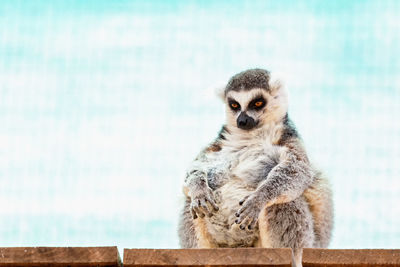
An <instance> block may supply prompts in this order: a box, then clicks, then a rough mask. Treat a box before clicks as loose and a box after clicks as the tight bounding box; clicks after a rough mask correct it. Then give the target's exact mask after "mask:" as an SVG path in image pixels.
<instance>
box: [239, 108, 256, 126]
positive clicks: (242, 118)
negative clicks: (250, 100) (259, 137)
mask: <svg viewBox="0 0 400 267" xmlns="http://www.w3.org/2000/svg"><path fill="white" fill-rule="evenodd" d="M236 123H237V126H238V127H239V128H240V129H244V130H250V129H251V128H253V127H254V126H256V122H255V121H254V119H253V118H252V117H250V116H247V114H246V113H245V112H242V113H240V115H239V117H238V118H237V121H236Z"/></svg>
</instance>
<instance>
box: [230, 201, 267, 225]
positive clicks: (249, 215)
mask: <svg viewBox="0 0 400 267" xmlns="http://www.w3.org/2000/svg"><path fill="white" fill-rule="evenodd" d="M239 205H241V206H242V207H241V208H240V209H239V210H238V211H237V212H236V213H235V216H236V217H238V218H237V219H236V220H235V223H236V224H240V229H242V230H244V229H246V228H247V229H248V230H253V229H254V228H255V227H256V225H257V221H258V215H259V214H260V212H261V207H262V206H263V201H261V200H260V199H259V198H258V197H257V195H250V196H247V197H245V198H244V199H243V200H241V201H240V202H239Z"/></svg>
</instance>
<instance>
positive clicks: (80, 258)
mask: <svg viewBox="0 0 400 267" xmlns="http://www.w3.org/2000/svg"><path fill="white" fill-rule="evenodd" d="M120 265H121V260H120V257H119V254H118V249H117V247H5V248H0V266H1V267H3V266H8V267H12V266H29V267H36V266H57V267H64V266H65V267H66V266H88V267H90V266H103V267H114V266H120Z"/></svg>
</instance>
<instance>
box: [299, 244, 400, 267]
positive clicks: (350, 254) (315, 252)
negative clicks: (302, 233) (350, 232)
mask: <svg viewBox="0 0 400 267" xmlns="http://www.w3.org/2000/svg"><path fill="white" fill-rule="evenodd" d="M303 266H304V267H306V266H309V267H314V266H315V267H316V266H326V267H336V266H355V267H361V266H370V267H371V266H400V250H399V249H315V248H305V249H304V250H303Z"/></svg>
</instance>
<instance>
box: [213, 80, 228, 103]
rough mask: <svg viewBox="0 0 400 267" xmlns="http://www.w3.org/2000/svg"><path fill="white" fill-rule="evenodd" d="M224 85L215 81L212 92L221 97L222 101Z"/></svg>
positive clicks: (223, 98)
mask: <svg viewBox="0 0 400 267" xmlns="http://www.w3.org/2000/svg"><path fill="white" fill-rule="evenodd" d="M225 87H226V83H222V82H220V83H217V84H215V86H214V92H215V94H216V95H217V96H218V98H219V99H221V100H222V101H223V102H225Z"/></svg>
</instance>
